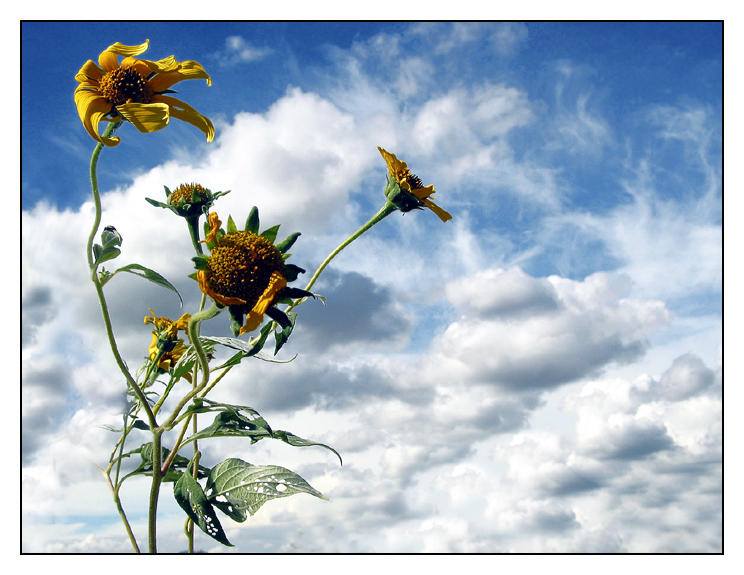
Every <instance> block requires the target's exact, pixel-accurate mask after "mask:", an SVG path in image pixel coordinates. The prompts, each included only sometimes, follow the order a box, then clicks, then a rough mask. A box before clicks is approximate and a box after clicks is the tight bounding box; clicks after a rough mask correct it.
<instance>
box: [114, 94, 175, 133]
mask: <svg viewBox="0 0 744 575" xmlns="http://www.w3.org/2000/svg"><path fill="white" fill-rule="evenodd" d="M116 110H117V111H118V112H119V113H120V114H121V115H122V116H124V118H126V119H127V120H129V121H130V122H131V123H132V124H133V125H134V127H135V128H137V129H138V130H139V131H140V132H142V133H143V134H148V133H150V132H157V131H158V130H162V129H163V128H165V127H166V126H167V125H168V122H169V120H170V111H169V107H168V105H167V104H163V103H157V102H152V103H150V104H139V103H136V102H132V103H131V104H121V105H120V106H117V107H116Z"/></svg>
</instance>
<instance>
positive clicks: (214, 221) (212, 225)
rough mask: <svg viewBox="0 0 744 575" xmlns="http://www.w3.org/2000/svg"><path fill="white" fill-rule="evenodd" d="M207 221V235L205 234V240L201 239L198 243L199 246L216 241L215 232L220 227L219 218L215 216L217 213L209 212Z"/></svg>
mask: <svg viewBox="0 0 744 575" xmlns="http://www.w3.org/2000/svg"><path fill="white" fill-rule="evenodd" d="M207 221H208V222H209V233H208V234H207V237H206V239H203V240H201V241H200V242H199V243H200V244H206V243H211V242H213V241H215V240H216V239H217V232H218V231H219V229H220V226H221V225H222V222H221V221H220V218H219V217H218V216H217V212H209V215H208V216H207Z"/></svg>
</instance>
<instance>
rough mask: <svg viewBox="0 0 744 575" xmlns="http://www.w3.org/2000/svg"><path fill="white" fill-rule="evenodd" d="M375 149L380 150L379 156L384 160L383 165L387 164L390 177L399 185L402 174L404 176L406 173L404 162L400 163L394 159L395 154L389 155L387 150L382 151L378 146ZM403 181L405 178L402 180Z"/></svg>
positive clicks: (406, 165)
mask: <svg viewBox="0 0 744 575" xmlns="http://www.w3.org/2000/svg"><path fill="white" fill-rule="evenodd" d="M377 149H378V150H380V154H382V157H383V158H385V163H387V166H388V172H389V173H390V175H391V176H393V177H394V178H395V179H396V180H397V181H398V182H399V183H401V178H402V174H404V173H405V172H406V171H408V164H406V163H405V162H401V161H400V160H399V159H398V158H396V157H395V154H391V153H390V152H388V151H387V150H383V149H382V148H381V147H380V146H377ZM403 180H404V181H405V178H403Z"/></svg>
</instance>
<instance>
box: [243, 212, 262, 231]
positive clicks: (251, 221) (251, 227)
mask: <svg viewBox="0 0 744 575" xmlns="http://www.w3.org/2000/svg"><path fill="white" fill-rule="evenodd" d="M260 225H261V221H260V220H259V218H258V208H257V207H256V206H253V208H251V212H250V214H248V219H247V220H246V221H245V231H246V232H251V233H254V234H257V233H258V228H259V226H260Z"/></svg>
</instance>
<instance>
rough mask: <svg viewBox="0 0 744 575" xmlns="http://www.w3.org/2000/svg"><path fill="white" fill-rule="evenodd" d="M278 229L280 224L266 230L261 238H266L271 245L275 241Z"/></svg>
mask: <svg viewBox="0 0 744 575" xmlns="http://www.w3.org/2000/svg"><path fill="white" fill-rule="evenodd" d="M279 227H280V224H277V225H276V226H272V227H270V228H269V229H268V230H264V231H262V232H261V237H264V238H266V239H267V240H269V241H270V242H271V243H272V244H273V243H274V240H275V239H276V234H277V233H278V232H279Z"/></svg>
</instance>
